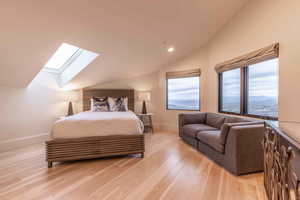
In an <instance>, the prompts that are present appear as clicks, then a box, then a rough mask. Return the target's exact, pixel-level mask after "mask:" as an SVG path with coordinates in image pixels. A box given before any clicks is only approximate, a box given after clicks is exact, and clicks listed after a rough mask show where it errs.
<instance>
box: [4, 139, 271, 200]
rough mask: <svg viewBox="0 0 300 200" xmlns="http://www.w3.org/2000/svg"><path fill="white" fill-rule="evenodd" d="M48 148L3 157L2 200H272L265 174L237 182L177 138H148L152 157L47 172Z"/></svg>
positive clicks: (37, 147) (57, 167) (92, 162)
mask: <svg viewBox="0 0 300 200" xmlns="http://www.w3.org/2000/svg"><path fill="white" fill-rule="evenodd" d="M44 156H45V153H44V147H43V146H41V145H35V146H31V147H29V148H26V149H20V150H15V151H10V152H5V153H0V199H1V200H7V199H16V200H17V199H18V200H27V199H36V200H41V199H47V200H89V199H92V200H96V199H101V200H114V199H120V200H123V199H126V200H127V199H133V200H142V199H153V200H158V199H161V200H164V199H174V200H177V199H178V200H182V199H183V200H190V199H191V200H194V199H195V200H254V199H266V197H265V193H264V189H263V179H262V174H261V173H260V174H252V175H247V176H241V177H235V176H233V175H231V174H230V173H228V172H226V171H225V170H224V169H222V168H221V167H219V166H218V165H216V164H214V163H213V162H212V161H211V160H209V159H208V158H206V157H205V156H204V155H202V154H201V153H199V152H197V151H196V150H194V149H193V148H191V147H190V146H188V145H187V144H185V143H183V142H182V141H181V140H180V139H179V138H178V137H177V135H176V134H172V133H155V134H147V136H146V154H145V158H144V159H140V158H138V157H132V156H131V157H118V158H109V159H95V160H88V161H79V162H69V163H60V164H56V165H54V167H53V168H52V169H48V168H47V163H46V162H45V158H44Z"/></svg>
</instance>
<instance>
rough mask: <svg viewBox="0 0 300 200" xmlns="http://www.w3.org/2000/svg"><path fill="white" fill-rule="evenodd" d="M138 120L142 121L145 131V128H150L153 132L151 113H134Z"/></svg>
mask: <svg viewBox="0 0 300 200" xmlns="http://www.w3.org/2000/svg"><path fill="white" fill-rule="evenodd" d="M136 115H137V116H138V117H139V118H140V120H141V121H142V122H143V124H144V127H145V131H144V132H146V130H147V131H148V130H151V132H152V133H153V123H152V116H153V113H147V114H136Z"/></svg>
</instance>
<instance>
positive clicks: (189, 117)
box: [178, 113, 206, 136]
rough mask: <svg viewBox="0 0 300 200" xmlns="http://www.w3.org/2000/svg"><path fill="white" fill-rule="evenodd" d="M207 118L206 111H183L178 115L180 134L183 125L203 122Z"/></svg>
mask: <svg viewBox="0 0 300 200" xmlns="http://www.w3.org/2000/svg"><path fill="white" fill-rule="evenodd" d="M205 120H206V113H181V114H179V115H178V126H179V127H178V128H179V136H181V133H182V127H183V126H184V125H187V124H203V123H205Z"/></svg>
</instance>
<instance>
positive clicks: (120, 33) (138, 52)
mask: <svg viewBox="0 0 300 200" xmlns="http://www.w3.org/2000/svg"><path fill="white" fill-rule="evenodd" d="M246 1H248V0H226V1H225V0H210V1H208V0H127V1H124V0H88V1H83V0H51V1H46V0H26V1H20V0H3V1H1V3H0V13H1V17H0V26H1V32H0V55H1V58H0V85H3V86H9V87H26V86H27V85H28V84H29V83H30V81H31V80H32V79H33V78H34V77H35V75H36V74H37V73H38V72H39V71H40V70H41V69H42V68H43V66H44V65H45V63H46V62H47V61H48V59H49V58H50V57H51V55H52V54H53V53H54V52H55V50H56V49H57V48H58V47H59V45H60V44H61V43H63V42H66V43H70V44H73V45H75V46H78V47H80V48H83V49H87V50H91V51H93V52H97V53H100V54H101V56H99V57H98V58H97V59H96V60H95V61H94V62H93V63H92V64H91V65H90V66H88V67H87V68H86V69H84V70H83V71H82V72H81V73H80V74H79V75H78V76H77V77H76V78H75V79H74V80H73V81H72V84H75V85H77V86H78V87H86V86H90V85H93V84H96V83H101V82H107V81H112V80H116V79H125V78H131V77H134V76H138V75H142V74H145V73H149V72H153V71H156V70H158V69H159V68H160V67H162V66H164V64H166V63H169V62H171V61H173V60H175V59H178V58H180V57H183V56H185V55H187V54H188V53H190V52H192V51H193V50H195V49H197V48H199V47H200V46H201V45H203V44H205V43H206V42H207V41H208V40H209V39H210V38H211V37H212V36H213V35H214V34H215V33H216V32H217V31H218V30H219V29H220V28H221V27H222V26H223V25H224V24H225V23H226V22H227V21H228V20H229V19H230V18H231V17H233V15H234V14H235V13H236V12H237V11H238V10H239V9H240V8H241V7H242V6H243V5H244V4H245V3H246ZM164 41H167V44H169V45H174V46H175V47H176V52H174V53H173V54H172V55H170V54H168V53H167V52H166V47H165V46H164V45H163V42H164Z"/></svg>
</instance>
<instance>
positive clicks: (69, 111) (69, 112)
mask: <svg viewBox="0 0 300 200" xmlns="http://www.w3.org/2000/svg"><path fill="white" fill-rule="evenodd" d="M71 115H74V112H73V105H72V102H71V101H70V102H69V108H68V114H67V116H71Z"/></svg>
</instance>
